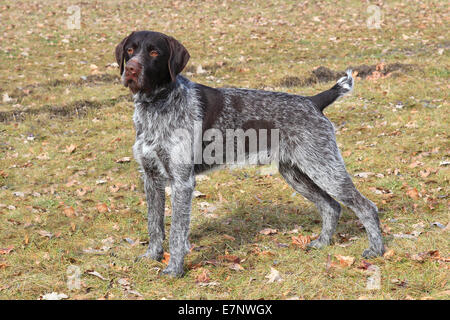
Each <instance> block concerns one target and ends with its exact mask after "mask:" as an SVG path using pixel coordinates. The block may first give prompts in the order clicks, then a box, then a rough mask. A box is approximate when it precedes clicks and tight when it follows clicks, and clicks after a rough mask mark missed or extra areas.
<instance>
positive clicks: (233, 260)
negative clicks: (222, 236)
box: [217, 254, 241, 263]
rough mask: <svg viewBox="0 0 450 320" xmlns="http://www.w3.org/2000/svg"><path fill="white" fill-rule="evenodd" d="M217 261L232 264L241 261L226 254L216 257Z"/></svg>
mask: <svg viewBox="0 0 450 320" xmlns="http://www.w3.org/2000/svg"><path fill="white" fill-rule="evenodd" d="M217 259H219V260H223V261H228V262H233V263H240V262H241V259H240V258H239V257H238V256H233V255H229V254H226V255H224V256H218V257H217Z"/></svg>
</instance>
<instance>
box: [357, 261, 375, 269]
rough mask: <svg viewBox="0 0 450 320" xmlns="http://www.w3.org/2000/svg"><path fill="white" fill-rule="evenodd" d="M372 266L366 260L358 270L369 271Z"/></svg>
mask: <svg viewBox="0 0 450 320" xmlns="http://www.w3.org/2000/svg"><path fill="white" fill-rule="evenodd" d="M371 265H372V264H371V263H370V262H368V261H366V260H362V261H361V263H360V264H359V266H358V269H362V270H368V269H369V268H370V266H371Z"/></svg>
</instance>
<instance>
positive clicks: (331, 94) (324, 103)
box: [308, 69, 354, 111]
mask: <svg viewBox="0 0 450 320" xmlns="http://www.w3.org/2000/svg"><path fill="white" fill-rule="evenodd" d="M346 73H347V75H345V76H344V77H342V78H340V79H339V80H338V81H337V83H336V84H335V85H334V86H333V87H332V88H331V89H328V90H326V91H324V92H321V93H319V94H316V95H315V96H312V97H308V98H309V99H310V100H311V101H312V102H313V103H314V104H315V105H316V106H317V108H318V109H319V110H320V111H323V109H325V108H326V107H328V106H329V105H330V104H332V103H333V102H334V101H336V99H338V98H340V97H342V96H343V95H346V94H347V93H349V92H351V91H352V90H353V84H354V81H353V77H352V70H351V69H348V70H347V71H346Z"/></svg>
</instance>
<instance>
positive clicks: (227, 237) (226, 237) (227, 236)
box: [223, 234, 236, 241]
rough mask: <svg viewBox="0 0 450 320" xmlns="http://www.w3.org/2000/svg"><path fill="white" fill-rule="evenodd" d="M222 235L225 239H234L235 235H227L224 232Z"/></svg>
mask: <svg viewBox="0 0 450 320" xmlns="http://www.w3.org/2000/svg"><path fill="white" fill-rule="evenodd" d="M223 237H224V238H225V239H227V240H230V241H234V240H236V238H235V237H232V236H229V235H227V234H224V235H223Z"/></svg>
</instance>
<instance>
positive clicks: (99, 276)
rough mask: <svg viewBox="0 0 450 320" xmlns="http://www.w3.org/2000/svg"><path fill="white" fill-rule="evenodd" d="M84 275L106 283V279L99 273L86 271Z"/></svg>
mask: <svg viewBox="0 0 450 320" xmlns="http://www.w3.org/2000/svg"><path fill="white" fill-rule="evenodd" d="M86 273H87V274H90V275H93V276H95V277H97V278H100V279H102V280H104V281H108V279H105V278H104V277H103V276H102V275H101V274H100V273H98V272H97V271H94V270H88V271H86Z"/></svg>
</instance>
